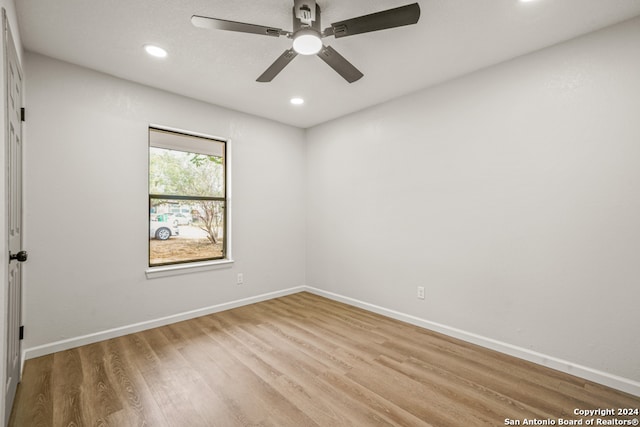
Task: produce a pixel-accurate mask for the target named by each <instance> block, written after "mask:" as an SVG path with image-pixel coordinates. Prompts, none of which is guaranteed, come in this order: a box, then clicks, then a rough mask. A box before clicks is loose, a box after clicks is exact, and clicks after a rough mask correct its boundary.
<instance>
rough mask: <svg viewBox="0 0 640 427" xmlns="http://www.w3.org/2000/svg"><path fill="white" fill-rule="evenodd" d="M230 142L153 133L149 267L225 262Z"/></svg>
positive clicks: (152, 131) (169, 132)
mask: <svg viewBox="0 0 640 427" xmlns="http://www.w3.org/2000/svg"><path fill="white" fill-rule="evenodd" d="M227 151H228V147H227V142H226V141H223V140H219V139H214V138H209V137H204V136H199V135H190V134H187V133H181V132H175V131H169V130H165V129H161V128H155V127H151V128H149V266H150V267H154V266H163V265H171V264H184V263H192V262H199V261H207V260H222V259H226V258H227V247H228V241H227V240H228V228H227V227H228V220H227V214H228V213H227V206H228V200H227V197H228V188H227V185H228V180H227V162H226V160H227Z"/></svg>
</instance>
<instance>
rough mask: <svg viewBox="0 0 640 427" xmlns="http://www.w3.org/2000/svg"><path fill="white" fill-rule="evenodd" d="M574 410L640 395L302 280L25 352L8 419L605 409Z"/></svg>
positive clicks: (558, 414) (546, 413)
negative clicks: (89, 340)
mask: <svg viewBox="0 0 640 427" xmlns="http://www.w3.org/2000/svg"><path fill="white" fill-rule="evenodd" d="M576 408H580V409H598V408H602V409H604V408H638V409H640V398H638V397H634V396H631V395H628V394H624V393H622V392H619V391H616V390H612V389H609V388H607V387H604V386H601V385H598V384H594V383H591V382H588V381H586V380H583V379H580V378H576V377H572V376H569V375H566V374H563V373H560V372H557V371H553V370H550V369H547V368H544V367H541V366H538V365H535V364H532V363H529V362H525V361H522V360H519V359H515V358H512V357H510V356H506V355H503V354H501V353H497V352H494V351H490V350H486V349H483V348H481V347H478V346H474V345H471V344H468V343H464V342H462V341H458V340H455V339H452V338H449V337H446V336H443V335H440V334H437V333H434V332H430V331H428V330H425V329H421V328H418V327H415V326H412V325H408V324H406V323H402V322H399V321H396V320H393V319H389V318H386V317H383V316H379V315H377V314H374V313H370V312H367V311H364V310H361V309H358V308H354V307H351V306H348V305H344V304H341V303H338V302H335V301H331V300H328V299H325V298H322V297H319V296H316V295H312V294H309V293H304V292H303V293H299V294H295V295H290V296H286V297H283V298H278V299H274V300H270V301H265V302H261V303H258V304H253V305H250V306H246V307H241V308H237V309H234V310H229V311H225V312H221V313H216V314H213V315H209V316H205V317H201V318H197V319H193V320H189V321H185V322H180V323H176V324H173V325H169V326H164V327H161V328H156V329H151V330H148V331H144V332H140V333H136V334H132V335H127V336H124V337H120V338H115V339H111V340H108V341H103V342H99V343H96V344H91V345H87V346H84V347H79V348H75V349H71V350H67V351H63V352H59V353H55V354H52V355H48V356H43V357H40V358H37V359H31V360H28V361H27V362H26V364H25V369H24V375H23V379H22V383H21V384H20V386H19V389H18V395H17V397H16V403H15V406H14V409H13V413H12V416H11V420H10V423H9V425H10V426H16V427H37V426H55V427H58V426H65V427H66V426H117V427H126V426H177V427H186V426H188V427H192V426H223V427H231V426H277V427H285V426H295V427H306V426H331V427H333V426H379V425H380V426H456V427H458V426H499V425H500V426H502V425H507V423H508V422H506V421H505V420H506V419H511V420H515V421H519V422H521V423H524V420H525V419H528V420H532V419H538V420H547V419H551V420H554V421H556V422H557V420H558V419H559V418H563V419H577V420H580V419H582V420H583V421H585V420H587V419H590V418H597V417H580V416H574V415H573V411H574V409H576ZM612 418H618V419H633V418H639V419H640V417H638V416H636V417H602V419H605V420H607V419H612ZM515 421H514V422H515ZM512 425H516V424H512ZM523 425H526V424H523ZM556 425H557V424H556Z"/></svg>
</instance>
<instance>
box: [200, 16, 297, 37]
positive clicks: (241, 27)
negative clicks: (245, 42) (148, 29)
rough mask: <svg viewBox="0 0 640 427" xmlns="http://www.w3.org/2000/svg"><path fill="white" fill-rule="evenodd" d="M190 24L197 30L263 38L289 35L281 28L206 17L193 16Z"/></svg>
mask: <svg viewBox="0 0 640 427" xmlns="http://www.w3.org/2000/svg"><path fill="white" fill-rule="evenodd" d="M191 23H192V24H193V25H194V26H195V27H198V28H206V29H209V30H225V31H238V32H240V33H251V34H260V35H263V36H271V37H280V36H288V35H289V34H290V33H289V32H288V31H284V30H283V29H282V28H274V27H265V26H262V25H254V24H245V23H244V22H236V21H227V20H225V19H217V18H208V17H206V16H198V15H193V16H192V17H191Z"/></svg>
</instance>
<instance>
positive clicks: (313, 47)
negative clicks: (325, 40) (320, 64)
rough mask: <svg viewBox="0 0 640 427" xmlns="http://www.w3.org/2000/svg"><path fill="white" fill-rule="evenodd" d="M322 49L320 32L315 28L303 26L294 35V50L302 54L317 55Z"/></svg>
mask: <svg viewBox="0 0 640 427" xmlns="http://www.w3.org/2000/svg"><path fill="white" fill-rule="evenodd" d="M320 49H322V40H320V34H318V32H317V31H316V30H314V29H311V28H303V29H301V30H298V31H297V32H296V33H295V34H294V35H293V50H295V51H296V52H297V53H299V54H300V55H315V54H316V53H318V52H320Z"/></svg>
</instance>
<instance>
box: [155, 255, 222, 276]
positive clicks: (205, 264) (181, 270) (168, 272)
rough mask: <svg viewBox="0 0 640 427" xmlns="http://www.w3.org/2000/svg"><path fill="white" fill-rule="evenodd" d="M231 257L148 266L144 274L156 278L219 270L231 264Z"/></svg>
mask: <svg viewBox="0 0 640 427" xmlns="http://www.w3.org/2000/svg"><path fill="white" fill-rule="evenodd" d="M233 262H234V261H233V260H232V259H221V260H216V261H202V262H192V263H189V264H177V265H165V266H161V267H149V268H148V269H147V270H146V271H145V274H146V275H147V279H157V278H159V277H169V276H179V275H182V274H189V273H199V272H202V271H209V270H219V269H221V268H229V267H231V266H232V265H233Z"/></svg>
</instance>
